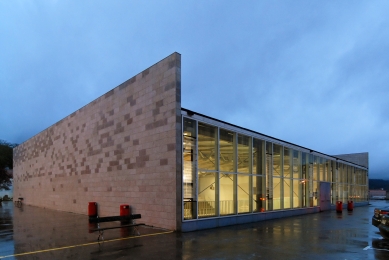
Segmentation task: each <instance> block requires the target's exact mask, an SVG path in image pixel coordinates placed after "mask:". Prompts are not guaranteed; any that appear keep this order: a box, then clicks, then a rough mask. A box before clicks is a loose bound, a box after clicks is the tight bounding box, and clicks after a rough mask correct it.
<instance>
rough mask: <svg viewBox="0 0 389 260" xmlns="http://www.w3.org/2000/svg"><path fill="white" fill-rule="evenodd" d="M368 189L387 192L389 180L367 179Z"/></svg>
mask: <svg viewBox="0 0 389 260" xmlns="http://www.w3.org/2000/svg"><path fill="white" fill-rule="evenodd" d="M369 189H370V190H380V189H384V190H389V180H382V179H369Z"/></svg>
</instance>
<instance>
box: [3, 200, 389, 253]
mask: <svg viewBox="0 0 389 260" xmlns="http://www.w3.org/2000/svg"><path fill="white" fill-rule="evenodd" d="M370 204H371V205H369V206H365V207H357V208H355V209H354V210H353V211H352V212H348V211H347V210H343V213H341V214H339V213H336V212H335V211H334V210H333V211H325V212H321V213H316V214H309V215H303V216H297V217H290V218H284V219H275V220H268V221H263V222H256V223H251V224H244V225H236V226H230V227H224V228H215V229H209V230H203V231H196V232H189V233H177V232H173V231H169V230H163V229H158V228H155V227H148V226H144V227H139V228H138V231H139V233H140V235H139V236H138V235H137V232H136V230H133V229H128V228H122V229H112V230H106V231H105V232H104V242H103V243H102V242H98V241H97V237H98V233H96V232H95V233H90V232H89V224H88V217H87V216H84V215H79V214H73V213H67V212H60V211H54V210H48V209H42V208H37V207H32V206H28V205H23V206H22V207H15V206H14V204H13V203H12V202H3V206H2V207H0V259H389V240H385V239H383V238H382V237H381V235H380V234H379V231H378V229H377V228H376V227H374V226H372V225H371V217H372V216H373V211H374V208H375V207H377V206H383V205H389V203H387V202H386V201H371V202H370ZM139 213H141V212H139ZM138 222H141V220H139V221H138ZM146 224H147V223H146ZM101 225H103V224H101ZM105 225H112V223H110V224H109V223H107V224H105Z"/></svg>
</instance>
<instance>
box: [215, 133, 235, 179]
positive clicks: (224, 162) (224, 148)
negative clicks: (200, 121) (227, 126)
mask: <svg viewBox="0 0 389 260" xmlns="http://www.w3.org/2000/svg"><path fill="white" fill-rule="evenodd" d="M219 149H220V152H219V154H220V156H219V167H220V171H226V172H235V167H234V162H235V133H233V132H231V131H227V130H224V129H220V141H219Z"/></svg>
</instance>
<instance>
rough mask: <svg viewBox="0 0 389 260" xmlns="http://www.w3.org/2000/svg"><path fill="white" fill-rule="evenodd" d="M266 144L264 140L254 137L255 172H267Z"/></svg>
mask: <svg viewBox="0 0 389 260" xmlns="http://www.w3.org/2000/svg"><path fill="white" fill-rule="evenodd" d="M264 144H265V142H264V141H262V140H258V139H255V138H254V139H253V174H265V164H264V161H265V157H264Z"/></svg>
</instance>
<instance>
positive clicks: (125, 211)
mask: <svg viewBox="0 0 389 260" xmlns="http://www.w3.org/2000/svg"><path fill="white" fill-rule="evenodd" d="M129 215H131V209H130V205H127V204H122V205H120V216H121V217H123V216H129ZM126 223H128V221H122V224H126Z"/></svg>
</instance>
